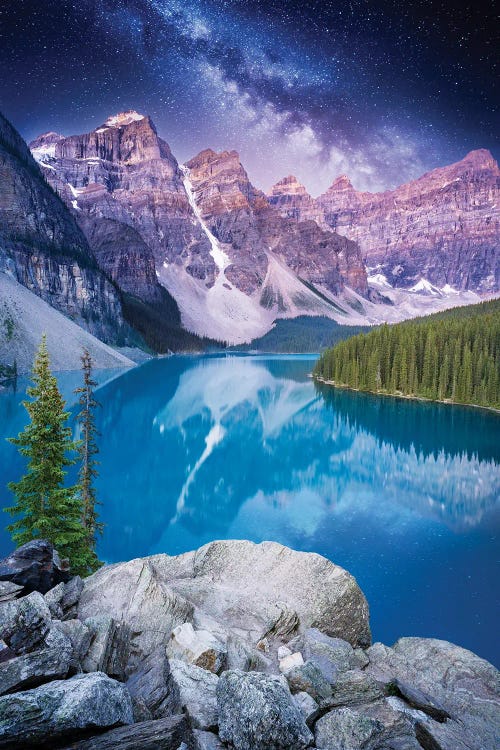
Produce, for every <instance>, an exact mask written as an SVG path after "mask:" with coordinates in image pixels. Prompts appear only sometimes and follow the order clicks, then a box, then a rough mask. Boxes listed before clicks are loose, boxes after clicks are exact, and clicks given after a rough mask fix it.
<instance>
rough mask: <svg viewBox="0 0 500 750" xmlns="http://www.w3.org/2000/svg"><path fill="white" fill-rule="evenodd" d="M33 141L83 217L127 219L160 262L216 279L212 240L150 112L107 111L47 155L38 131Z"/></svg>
mask: <svg viewBox="0 0 500 750" xmlns="http://www.w3.org/2000/svg"><path fill="white" fill-rule="evenodd" d="M51 138H52V140H53V135H52V136H51ZM31 146H32V148H33V149H34V153H35V155H36V156H37V158H39V159H40V161H41V163H42V166H43V167H44V171H45V174H46V177H47V179H48V180H49V182H50V183H51V184H52V185H53V186H54V188H55V189H56V190H57V191H58V192H59V193H60V194H61V196H62V197H63V199H64V200H65V201H66V203H67V204H68V205H71V206H72V207H73V208H74V209H75V210H76V211H78V212H80V214H79V215H80V216H81V215H86V216H88V217H91V218H95V219H112V220H113V221H115V222H121V223H123V224H126V225H129V226H131V227H133V228H134V229H135V230H136V231H137V232H138V233H139V234H140V236H141V238H142V240H143V241H144V242H145V243H146V245H147V246H148V247H149V248H150V253H151V252H152V253H153V256H154V258H155V262H156V265H157V266H160V267H161V266H162V265H163V263H165V262H166V263H174V264H176V265H177V266H179V267H183V268H184V269H185V270H186V273H188V274H189V275H191V276H193V277H194V278H197V279H203V280H206V281H207V282H208V283H210V282H213V274H214V264H213V261H212V259H211V257H210V254H209V250H210V244H209V242H208V241H207V238H206V236H205V234H204V233H203V231H202V230H201V228H200V227H199V226H198V225H197V223H196V222H194V221H193V216H192V210H191V207H190V205H189V201H188V197H187V195H186V192H185V190H184V186H183V181H182V173H181V171H180V169H179V166H178V164H177V161H176V159H175V158H174V156H173V155H172V153H171V151H170V148H169V146H168V144H167V143H165V141H163V140H162V139H161V138H159V136H158V134H157V132H156V128H155V126H154V125H153V123H152V121H151V119H150V118H149V117H143V116H142V115H139V114H138V113H137V112H125V113H122V114H120V115H116V116H114V117H110V118H108V120H106V122H105V123H104V124H103V125H101V126H100V127H98V128H96V130H94V131H92V132H91V133H85V134H82V135H73V136H69V137H67V138H60V139H59V140H57V142H56V143H55V144H54V145H53V148H52V152H53V153H52V154H51V153H50V152H49V153H48V154H47V151H48V148H49V147H48V145H45V143H44V142H43V140H42V139H41V138H39V139H37V141H34V142H33V143H32V144H31ZM85 226H86V227H88V226H89V224H88V222H86V223H85ZM122 270H123V272H124V273H125V275H129V274H130V273H131V272H133V270H134V269H133V267H131V268H130V269H126V268H125V267H124V259H122ZM117 281H119V279H117ZM153 293H154V292H153Z"/></svg>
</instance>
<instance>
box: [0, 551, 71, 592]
mask: <svg viewBox="0 0 500 750" xmlns="http://www.w3.org/2000/svg"><path fill="white" fill-rule="evenodd" d="M69 578H70V573H69V569H68V566H67V565H66V564H65V563H61V560H60V559H59V555H58V554H57V552H56V551H55V550H54V547H53V545H52V544H51V543H50V542H48V541H47V540H46V539H34V540H33V541H31V542H27V543H26V544H23V545H22V546H21V547H18V548H17V549H16V550H14V552H11V554H10V555H7V557H4V558H3V559H2V560H0V581H11V582H12V583H17V584H18V585H19V586H23V587H24V589H25V591H26V592H30V591H40V592H41V593H42V594H45V593H46V592H47V591H49V589H51V588H53V587H54V586H55V585H56V584H58V583H60V582H61V581H68V580H69Z"/></svg>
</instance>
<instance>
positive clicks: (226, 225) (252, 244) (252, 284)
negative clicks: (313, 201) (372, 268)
mask: <svg viewBox="0 0 500 750" xmlns="http://www.w3.org/2000/svg"><path fill="white" fill-rule="evenodd" d="M187 167H188V168H189V177H190V180H191V181H192V184H193V187H194V192H195V198H196V202H197V204H198V205H199V207H200V211H201V214H202V217H203V219H204V220H205V221H206V223H207V224H208V226H209V227H210V229H211V231H212V232H213V234H214V235H215V236H216V237H217V239H218V240H219V241H220V242H221V243H223V244H224V249H225V251H226V253H227V254H228V256H229V259H230V265H229V266H228V268H227V269H226V277H227V278H228V279H229V280H230V281H232V282H233V283H234V284H235V285H236V286H237V287H238V288H239V289H242V290H243V291H245V292H246V293H247V294H248V293H252V292H254V291H255V290H256V289H257V288H259V287H261V286H262V284H263V281H264V280H265V276H266V273H267V269H268V265H269V255H270V254H272V255H273V256H275V257H276V258H277V259H278V260H279V261H280V262H282V263H284V264H285V265H286V266H287V267H288V268H289V269H291V270H292V271H293V272H294V273H295V274H296V275H297V276H298V277H299V278H301V279H304V280H306V281H308V282H310V283H312V284H319V285H322V286H324V287H325V288H326V289H327V290H329V291H330V292H332V293H333V294H339V293H341V292H342V290H343V288H344V285H346V284H347V285H348V286H351V287H353V288H354V289H355V290H356V291H357V292H359V293H361V294H365V293H366V292H367V284H366V274H365V271H364V267H363V264H362V260H361V257H360V253H359V249H358V247H357V246H356V245H355V243H353V242H349V241H348V240H346V239H345V238H344V237H340V236H339V235H337V234H336V233H334V232H332V231H324V230H323V229H322V228H321V227H319V226H318V224H316V223H315V222H314V221H312V220H311V219H312V215H306V216H303V217H301V220H300V221H294V220H293V219H291V218H284V217H283V216H282V215H281V214H280V212H279V211H278V210H276V208H275V207H274V206H272V205H270V203H269V201H268V200H267V199H266V196H265V195H264V193H262V192H261V191H259V190H256V189H255V188H254V187H253V186H252V184H251V183H250V181H249V179H248V175H247V174H246V172H245V170H244V169H243V167H242V165H241V164H240V161H239V156H238V154H237V153H236V152H235V151H230V152H227V151H224V152H222V153H218V154H217V153H215V152H214V151H210V150H208V151H203V152H201V154H199V155H198V156H197V157H195V158H194V159H192V160H191V161H190V162H188V164H187ZM304 192H305V191H304ZM304 219H307V220H304Z"/></svg>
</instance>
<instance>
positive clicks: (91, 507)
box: [75, 349, 103, 571]
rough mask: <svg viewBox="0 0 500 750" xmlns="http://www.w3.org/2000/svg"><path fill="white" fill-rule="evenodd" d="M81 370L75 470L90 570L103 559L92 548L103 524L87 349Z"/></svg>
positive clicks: (96, 402)
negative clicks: (99, 518) (78, 458)
mask: <svg viewBox="0 0 500 750" xmlns="http://www.w3.org/2000/svg"><path fill="white" fill-rule="evenodd" d="M81 361H82V370H83V386H81V387H80V388H76V389H75V393H76V394H77V395H79V404H80V413H79V414H78V417H77V419H78V422H79V423H80V430H81V439H80V443H79V445H78V452H79V456H80V469H79V472H78V479H79V483H78V494H79V498H80V504H81V509H82V525H83V528H84V531H85V536H86V555H85V563H86V565H87V567H88V568H89V570H90V571H95V570H97V569H98V568H99V567H100V566H101V564H102V563H100V561H99V560H98V558H97V555H96V552H95V548H96V541H97V536H98V535H99V534H102V530H103V524H102V523H100V522H99V520H98V515H97V507H96V506H97V504H98V503H97V497H96V491H95V487H94V480H95V478H96V476H97V474H98V472H97V465H98V461H97V460H96V456H97V454H98V453H99V449H98V447H97V443H96V437H97V436H98V434H99V433H98V432H97V429H96V426H95V417H94V411H95V409H96V408H97V407H98V406H100V404H99V402H98V401H97V400H96V399H95V397H94V388H95V387H96V386H97V383H96V381H95V380H93V378H92V357H91V356H90V353H89V352H88V350H87V349H84V351H83V354H82V356H81Z"/></svg>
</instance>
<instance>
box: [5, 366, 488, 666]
mask: <svg viewBox="0 0 500 750" xmlns="http://www.w3.org/2000/svg"><path fill="white" fill-rule="evenodd" d="M313 364H314V357H312V356H259V357H252V356H224V355H221V356H207V357H187V356H186V357H183V356H178V357H170V358H166V359H161V360H156V361H151V362H148V363H146V364H144V365H142V366H141V367H137V368H135V369H133V370H129V371H125V372H124V373H122V374H118V373H110V372H105V373H102V372H101V373H98V378H99V380H100V381H101V382H103V381H105V380H106V379H108V381H107V382H103V384H102V385H101V386H100V388H99V389H98V398H99V400H100V402H101V404H102V408H101V409H100V410H99V411H98V427H99V430H100V432H101V433H102V436H101V438H100V448H101V453H100V460H101V466H100V472H101V473H100V477H99V479H98V483H97V484H98V492H99V497H100V499H101V501H102V507H101V518H102V520H103V521H104V522H105V524H106V527H105V532H104V536H103V538H102V540H101V543H100V547H99V553H100V556H101V559H103V560H105V561H106V562H116V561H119V560H125V559H130V558H133V557H138V556H144V555H149V554H153V553H157V552H167V553H169V554H177V553H179V552H184V551H186V550H190V549H194V548H196V547H199V546H200V545H202V544H204V543H206V542H208V541H211V540H213V539H224V538H247V539H251V540H254V541H261V540H264V539H270V540H274V541H278V542H281V543H283V544H287V545H289V546H290V547H293V548H295V549H299V550H307V551H313V552H318V553H320V554H322V555H325V556H326V557H328V558H329V559H330V560H332V561H333V562H335V563H337V564H339V565H341V566H343V567H345V568H347V569H348V570H349V571H350V572H351V573H352V574H353V575H354V576H356V578H357V580H358V583H359V584H360V586H361V588H362V589H363V591H364V593H365V594H366V596H367V598H368V601H369V603H370V610H371V624H372V631H373V638H374V640H382V641H383V642H385V643H388V644H391V643H392V642H394V640H396V639H397V638H398V637H400V636H402V635H407V636H409V635H419V636H432V637H437V638H444V639H446V640H450V641H453V642H455V643H457V644H459V645H461V646H464V647H466V648H470V649H472V650H473V651H475V652H476V653H478V654H479V655H481V656H484V657H485V658H487V659H489V660H490V661H493V662H494V663H496V664H497V665H498V664H499V662H500V653H499V645H498V613H499V609H498V568H497V564H498V557H499V554H498V553H499V544H498V537H499V530H500V512H499V508H500V416H499V415H497V414H494V413H492V412H488V411H485V410H479V409H477V410H476V409H471V408H465V407H455V406H453V407H452V406H445V405H436V404H430V403H418V402H411V401H406V400H399V399H393V398H379V397H376V396H370V395H367V394H359V393H351V392H347V391H336V390H334V389H332V388H328V387H326V386H324V387H321V388H320V387H318V386H316V385H315V384H314V383H313V382H312V380H311V379H310V378H309V377H308V375H309V373H310V372H311V370H312V367H313ZM110 378H111V379H110ZM59 379H60V384H61V388H62V390H63V392H64V394H65V396H66V397H67V398H68V402H69V403H70V404H73V403H74V398H73V397H72V396H71V393H72V389H73V388H74V387H75V386H76V385H78V384H79V379H80V375H79V373H63V374H61V376H60V378H59ZM25 385H26V383H25V382H21V383H19V384H18V390H17V392H16V393H11V392H6V393H3V394H2V395H0V502H1V507H5V506H7V505H9V504H10V503H11V497H10V493H9V492H8V491H7V490H6V488H5V484H6V482H7V481H9V480H12V479H16V478H18V477H19V475H20V473H21V472H22V470H23V466H24V464H23V459H22V458H21V457H20V456H19V455H18V453H17V451H16V449H15V448H14V447H13V446H11V445H10V444H9V443H7V442H6V441H5V440H4V439H3V438H4V437H7V436H11V435H15V434H17V432H19V430H20V429H22V427H23V425H24V424H25V421H26V412H25V410H24V409H23V407H22V406H21V405H20V402H21V400H22V398H23V396H24V393H23V391H24V388H25ZM8 520H9V519H8V518H7V516H6V515H5V514H2V518H1V519H0V521H1V524H0V525H1V529H2V531H1V532H0V552H1V554H2V556H3V555H4V554H6V553H7V552H8V551H9V550H10V549H11V547H12V545H11V542H10V539H9V536H8V534H7V533H6V532H5V531H4V530H3V529H4V527H5V525H6V524H7V523H8Z"/></svg>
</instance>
